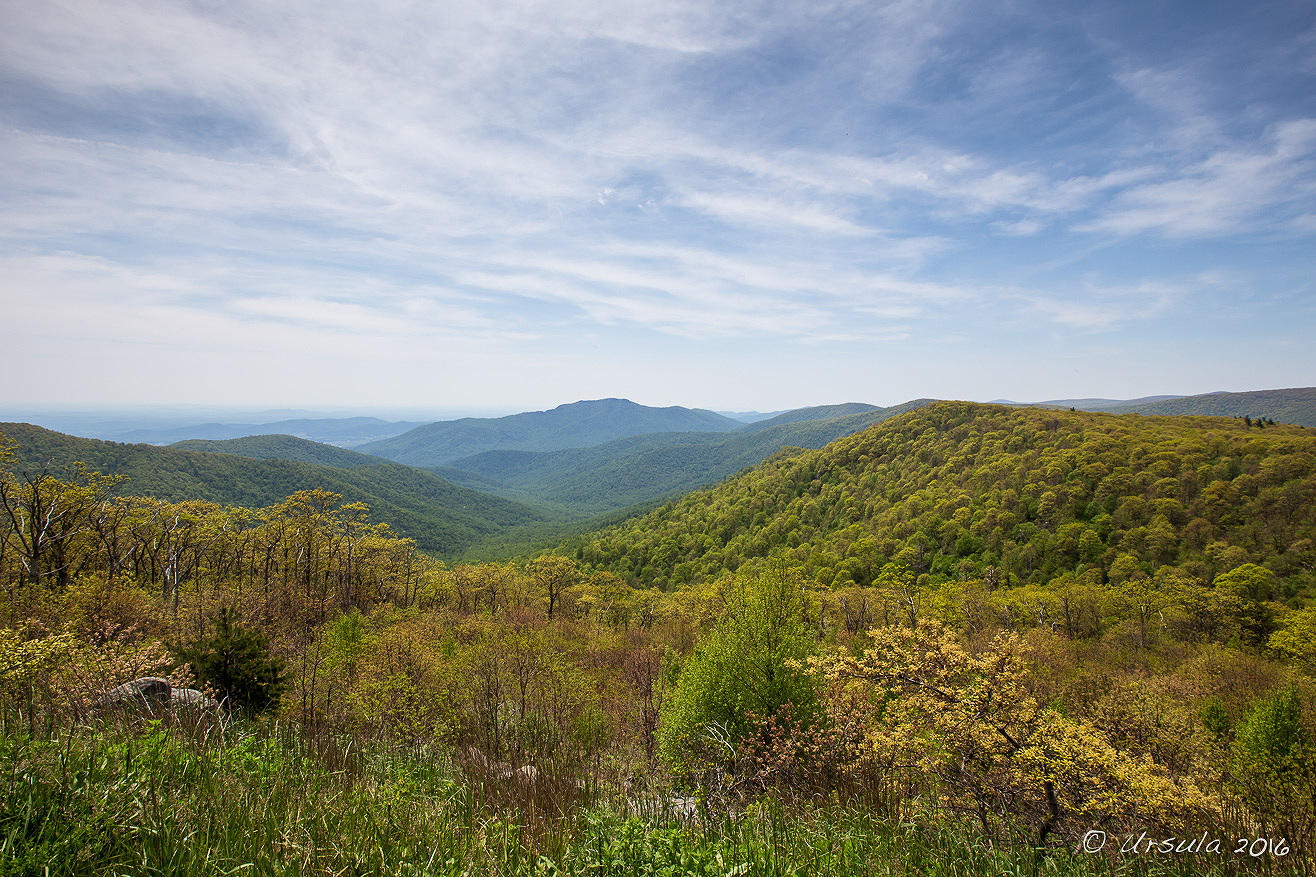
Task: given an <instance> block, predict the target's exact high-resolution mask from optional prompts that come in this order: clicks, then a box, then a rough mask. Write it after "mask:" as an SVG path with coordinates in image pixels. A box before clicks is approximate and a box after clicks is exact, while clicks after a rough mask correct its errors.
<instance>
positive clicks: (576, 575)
mask: <svg viewBox="0 0 1316 877" xmlns="http://www.w3.org/2000/svg"><path fill="white" fill-rule="evenodd" d="M526 572H528V573H530V577H531V578H532V579H533V580H534V582H535V584H536V585H538V586H539V588H540V590H542V591H543V593H544V596H545V597H547V598H548V617H549V618H552V617H553V613H554V612H555V611H557V604H558V601H559V600H560V599H561V598H562V593H563V592H564V591H566V589H567V588H570V587H571V586H572V585H574V584H576V583H577V582H579V581H580V569H579V567H577V566H576V562H575V561H574V560H572V559H571V558H569V557H561V556H559V555H556V554H544V555H541V556H539V557H536V558H535V559H534V560H532V561H531V562H530V565H529V566H528V567H527V568H526Z"/></svg>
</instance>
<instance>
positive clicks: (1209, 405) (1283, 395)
mask: <svg viewBox="0 0 1316 877" xmlns="http://www.w3.org/2000/svg"><path fill="white" fill-rule="evenodd" d="M1108 410H1109V411H1110V412H1111V413H1114V414H1171V415H1174V414H1191V415H1206V416H1212V417H1251V418H1253V419H1259V418H1269V419H1270V420H1273V421H1275V422H1276V423H1291V424H1296V425H1298V426H1306V427H1316V387H1294V388H1292V389H1287V390H1256V391H1253V392H1249V393H1205V394H1203V395H1200V396H1181V397H1179V398H1175V399H1163V400H1159V401H1155V402H1138V403H1134V404H1127V405H1113V406H1111V407H1110V408H1109V409H1108Z"/></svg>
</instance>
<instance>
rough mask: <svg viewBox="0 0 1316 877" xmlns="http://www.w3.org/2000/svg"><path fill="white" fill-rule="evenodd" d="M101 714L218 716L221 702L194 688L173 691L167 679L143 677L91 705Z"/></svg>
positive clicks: (105, 695) (120, 687) (107, 694)
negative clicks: (142, 713) (115, 711)
mask: <svg viewBox="0 0 1316 877" xmlns="http://www.w3.org/2000/svg"><path fill="white" fill-rule="evenodd" d="M92 710H93V711H95V712H98V713H103V712H111V711H114V710H131V711H134V712H147V713H150V714H152V715H157V714H160V715H163V714H165V713H174V714H178V713H184V712H187V713H194V714H195V713H219V711H220V710H219V703H218V702H217V701H215V699H214V698H211V697H207V696H206V695H205V694H203V693H202V692H200V691H197V690H196V689H194V688H174V686H173V685H172V684H170V682H169V680H168V679H162V678H161V677H159V676H143V677H142V678H141V679H134V680H133V681H132V682H125V683H124V684H122V685H118V686H115V687H114V688H111V689H110V690H109V691H107V692H105V693H104V694H103V695H101V697H100V698H99V699H98V700H97V701H96V702H95V703H94V704H92Z"/></svg>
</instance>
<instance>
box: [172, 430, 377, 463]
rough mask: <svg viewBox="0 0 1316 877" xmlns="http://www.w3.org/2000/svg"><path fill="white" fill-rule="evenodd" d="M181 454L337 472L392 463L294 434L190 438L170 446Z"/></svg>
mask: <svg viewBox="0 0 1316 877" xmlns="http://www.w3.org/2000/svg"><path fill="white" fill-rule="evenodd" d="M169 447H171V448H175V449H177V450H180V451H202V452H204V453H207V454H232V455H233V456H235V457H248V458H250V459H253V460H292V461H294V462H297V463H314V464H315V465H317V466H333V467H334V468H336V469H353V468H356V467H357V466H378V465H380V464H381V463H385V462H388V461H386V460H384V459H383V458H382V457H372V456H370V455H369V454H361V453H358V452H356V451H349V450H347V449H346V448H340V447H336V446H334V445H326V444H322V443H320V442H313V441H310V440H309V439H304V438H297V437H296V436H291V435H253V436H246V437H243V438H232V439H213V440H212V439H187V440H185V441H180V442H174V443H173V444H172V445H169Z"/></svg>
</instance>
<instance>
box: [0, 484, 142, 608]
mask: <svg viewBox="0 0 1316 877" xmlns="http://www.w3.org/2000/svg"><path fill="white" fill-rule="evenodd" d="M124 480H126V479H124V478H123V477H121V476H114V475H101V474H100V473H99V472H88V471H87V468H86V467H85V466H83V465H82V464H81V463H78V464H76V465H75V466H74V467H73V468H72V469H71V470H70V472H69V480H67V481H62V480H60V479H58V478H56V477H55V476H54V475H51V474H50V472H49V471H47V470H46V469H42V470H41V471H40V472H38V473H36V474H29V473H26V472H25V473H22V474H21V475H20V476H19V477H18V478H17V479H15V478H11V477H5V478H0V509H2V510H3V513H4V515H5V516H6V518H7V519H8V524H9V529H10V531H11V532H12V533H13V535H14V538H16V539H17V540H18V544H19V549H20V551H19V554H20V560H21V563H22V565H23V569H24V572H25V573H26V577H27V580H28V582H29V583H30V584H32V585H37V584H39V583H40V582H41V580H42V578H43V577H50V576H54V577H55V578H56V580H57V581H58V582H59V584H61V585H62V584H66V583H67V582H68V580H69V578H70V568H71V567H72V566H73V565H74V564H75V563H76V562H77V559H78V558H77V557H75V556H72V555H71V554H70V552H69V548H70V547H71V546H70V543H71V542H72V540H73V539H75V538H76V537H77V536H79V535H81V534H82V533H85V532H88V531H90V530H91V528H92V517H93V512H94V510H95V509H97V508H98V507H99V506H101V505H102V504H104V503H107V502H109V501H110V491H111V490H113V489H114V487H115V486H116V485H118V484H119V483H120V482H122V481H124Z"/></svg>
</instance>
